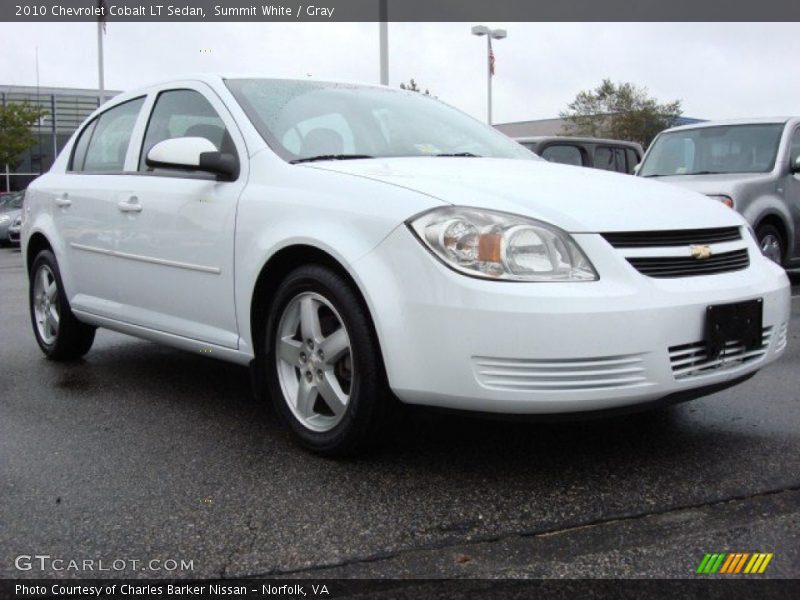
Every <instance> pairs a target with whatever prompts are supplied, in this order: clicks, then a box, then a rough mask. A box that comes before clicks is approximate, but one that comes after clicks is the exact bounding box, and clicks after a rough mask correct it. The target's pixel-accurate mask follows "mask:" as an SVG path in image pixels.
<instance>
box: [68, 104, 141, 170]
mask: <svg viewBox="0 0 800 600" xmlns="http://www.w3.org/2000/svg"><path fill="white" fill-rule="evenodd" d="M143 104H144V98H137V99H136V100H130V101H128V102H125V103H124V104H119V105H117V106H115V107H114V108H111V109H109V110H107V111H106V112H104V113H103V114H101V115H100V116H99V117H97V118H96V119H95V120H94V122H92V123H91V124H90V125H89V126H88V127H86V128H85V129H84V130H83V132H81V137H80V138H79V139H78V142H77V144H76V145H75V154H74V155H73V157H72V161H73V162H72V170H73V171H84V172H89V173H107V172H118V171H122V170H123V169H124V168H125V155H126V154H127V153H128V145H129V144H130V141H131V133H133V126H134V125H135V124H136V117H138V116H139V111H140V110H141V109H142V105H143Z"/></svg>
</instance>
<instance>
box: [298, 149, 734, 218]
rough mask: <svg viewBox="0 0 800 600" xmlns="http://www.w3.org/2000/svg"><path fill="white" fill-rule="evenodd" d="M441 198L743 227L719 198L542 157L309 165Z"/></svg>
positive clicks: (535, 212)
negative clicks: (548, 160) (711, 197)
mask: <svg viewBox="0 0 800 600" xmlns="http://www.w3.org/2000/svg"><path fill="white" fill-rule="evenodd" d="M306 166H308V167H310V168H314V169H322V170H326V171H334V172H337V173H342V174H348V175H353V176H357V177H364V178H367V179H371V180H374V181H379V182H383V183H387V184H391V185H396V186H400V187H404V188H407V189H409V190H414V191H415V192H419V193H422V194H426V195H428V196H431V197H433V198H436V199H438V200H440V201H442V202H446V203H449V204H454V205H461V206H474V207H483V208H488V209H494V210H501V211H506V212H512V213H517V214H523V215H526V216H529V217H533V218H535V219H540V220H542V221H546V222H548V223H552V224H553V225H556V226H558V227H561V228H562V229H565V230H567V231H570V232H572V233H599V232H604V231H642V230H663V229H687V228H703V227H725V226H731V225H741V224H742V223H743V221H742V219H741V217H740V216H738V214H737V213H735V212H734V211H732V210H730V209H729V208H727V207H725V206H722V205H721V204H720V203H719V202H716V201H714V200H709V199H708V198H705V197H704V196H701V195H699V194H696V193H693V192H690V191H686V190H682V189H680V188H676V187H673V186H669V185H663V184H661V183H657V182H655V181H650V180H647V179H643V178H639V177H632V176H630V175H620V174H617V173H610V172H606V171H600V170H597V169H586V168H582V167H573V166H567V165H559V164H555V163H549V162H547V161H541V160H512V159H498V158H448V157H413V158H380V159H370V160H347V161H336V162H334V161H326V162H318V163H308V164H307V165H306Z"/></svg>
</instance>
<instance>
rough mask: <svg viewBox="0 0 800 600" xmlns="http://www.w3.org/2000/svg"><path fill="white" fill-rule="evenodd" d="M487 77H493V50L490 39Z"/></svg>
mask: <svg viewBox="0 0 800 600" xmlns="http://www.w3.org/2000/svg"><path fill="white" fill-rule="evenodd" d="M489 75H490V76H494V48H492V38H491V37H490V38H489Z"/></svg>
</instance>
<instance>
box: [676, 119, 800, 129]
mask: <svg viewBox="0 0 800 600" xmlns="http://www.w3.org/2000/svg"><path fill="white" fill-rule="evenodd" d="M790 121H800V117H750V118H743V119H721V120H718V121H702V122H701V123H690V124H689V125H680V126H678V127H670V128H669V129H665V130H664V131H683V130H686V129H703V128H706V127H724V126H726V125H762V124H763V125H769V124H775V125H779V124H780V125H783V124H786V123H789V122H790Z"/></svg>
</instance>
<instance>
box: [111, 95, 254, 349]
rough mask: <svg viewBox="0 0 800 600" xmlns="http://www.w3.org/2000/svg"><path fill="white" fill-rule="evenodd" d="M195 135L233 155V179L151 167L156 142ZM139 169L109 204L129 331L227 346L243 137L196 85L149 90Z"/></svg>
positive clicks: (234, 342) (234, 337) (231, 334)
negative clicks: (113, 205) (114, 209)
mask: <svg viewBox="0 0 800 600" xmlns="http://www.w3.org/2000/svg"><path fill="white" fill-rule="evenodd" d="M177 137H204V138H206V139H208V140H210V141H211V142H212V143H213V144H214V145H215V146H216V147H217V148H218V149H219V150H221V151H223V152H232V153H234V154H235V155H237V156H238V159H239V163H240V165H241V169H240V174H239V177H238V179H237V180H236V181H231V182H224V181H217V180H216V178H215V177H214V176H212V175H210V174H207V173H200V172H186V171H170V170H163V169H158V170H153V169H151V168H149V167H147V165H146V164H145V157H146V156H147V152H148V151H149V150H150V148H152V147H153V146H154V145H155V144H157V143H158V142H161V141H163V140H166V139H171V138H177ZM138 169H139V172H138V175H137V176H133V177H131V178H130V179H131V181H130V184H129V185H128V187H127V189H126V195H125V197H123V198H119V199H118V215H117V218H118V221H119V223H120V226H119V231H120V235H119V242H118V244H117V255H116V259H117V260H116V262H117V265H118V268H119V270H120V274H121V279H122V281H123V283H122V286H123V290H124V293H123V294H122V296H123V297H124V298H125V302H126V304H127V306H126V307H124V311H123V312H124V314H125V315H126V317H125V319H126V320H127V321H128V322H130V323H132V324H135V325H139V326H143V327H147V328H149V329H155V330H158V331H162V332H166V333H171V334H175V335H179V336H182V337H187V338H191V339H195V340H199V341H203V342H207V343H210V344H216V345H220V346H225V347H230V348H236V347H237V346H238V328H237V324H236V312H235V307H234V273H233V266H234V262H233V258H234V256H233V253H234V229H235V222H236V206H237V201H238V198H239V195H240V194H241V192H242V189H243V187H244V183H245V181H246V179H247V153H246V150H245V146H244V140H243V138H242V137H241V135H240V133H239V131H238V129H237V128H236V126H235V123H234V122H233V119H232V118H231V116H230V114H229V113H228V111H227V109H226V108H225V106H224V105H223V104H222V102H221V101H220V100H219V98H218V97H216V96H215V95H214V93H213V92H212V91H211V90H210V89H209V88H206V87H205V86H204V85H203V84H195V83H187V84H186V85H182V86H180V89H176V88H174V87H173V88H171V89H162V90H160V91H157V92H156V96H155V101H154V103H153V107H152V111H151V113H150V118H149V121H148V123H147V127H146V130H145V131H144V135H143V140H142V144H141V153H140V157H139V167H138Z"/></svg>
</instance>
